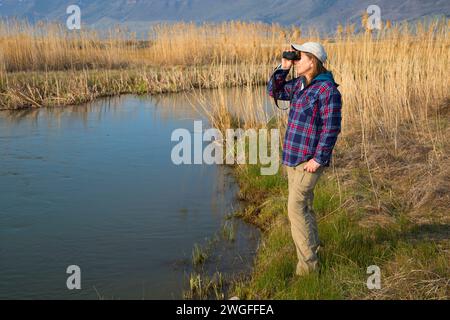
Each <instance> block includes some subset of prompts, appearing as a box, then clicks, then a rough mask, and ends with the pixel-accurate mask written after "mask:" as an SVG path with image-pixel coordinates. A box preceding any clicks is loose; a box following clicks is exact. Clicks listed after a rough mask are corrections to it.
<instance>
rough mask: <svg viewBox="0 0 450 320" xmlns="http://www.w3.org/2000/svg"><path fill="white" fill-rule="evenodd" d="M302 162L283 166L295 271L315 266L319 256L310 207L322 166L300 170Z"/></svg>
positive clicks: (316, 235)
mask: <svg viewBox="0 0 450 320" xmlns="http://www.w3.org/2000/svg"><path fill="white" fill-rule="evenodd" d="M305 164H306V162H302V163H300V164H299V165H298V166H296V167H288V166H286V170H287V174H288V182H289V199H288V216H289V221H290V223H291V232H292V238H293V240H294V243H295V248H296V250H297V257H298V263H297V269H296V274H297V275H303V274H307V273H309V272H311V271H314V270H317V268H318V266H319V258H318V257H317V250H318V248H319V234H318V230H317V223H316V217H315V213H314V211H313V200H314V187H315V186H316V184H317V181H318V180H319V178H320V176H321V175H322V173H323V170H324V169H325V168H324V167H323V166H320V167H319V168H318V169H317V170H316V172H314V173H309V172H307V171H304V170H303V167H304V165H305Z"/></svg>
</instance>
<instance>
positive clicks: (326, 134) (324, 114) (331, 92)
mask: <svg viewBox="0 0 450 320" xmlns="http://www.w3.org/2000/svg"><path fill="white" fill-rule="evenodd" d="M319 99H320V100H319V103H320V116H321V119H322V130H321V132H320V137H319V143H318V145H317V148H316V152H315V155H314V160H315V161H316V162H318V163H320V164H321V165H327V164H328V163H329V161H330V158H331V152H332V151H333V148H334V145H335V144H336V140H337V137H338V135H339V133H340V132H341V120H342V115H341V109H342V98H341V94H340V93H339V91H338V90H337V89H336V88H329V89H327V90H326V91H325V92H324V93H322V94H321V95H320V98H319Z"/></svg>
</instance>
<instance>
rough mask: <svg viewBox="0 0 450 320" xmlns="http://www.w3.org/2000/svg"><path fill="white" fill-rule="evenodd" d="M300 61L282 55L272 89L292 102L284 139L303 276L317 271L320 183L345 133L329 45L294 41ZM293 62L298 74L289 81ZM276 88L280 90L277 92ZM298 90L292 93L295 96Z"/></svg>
mask: <svg viewBox="0 0 450 320" xmlns="http://www.w3.org/2000/svg"><path fill="white" fill-rule="evenodd" d="M292 49H294V50H296V51H297V52H298V53H299V54H300V60H293V61H292V60H287V59H284V58H283V59H282V62H281V68H279V69H277V70H275V72H274V75H273V77H271V79H270V81H269V83H268V86H267V90H268V93H269V95H270V96H272V97H275V98H276V99H279V100H290V99H292V100H291V105H290V111H289V119H288V124H287V128H286V135H285V138H284V143H283V164H284V165H285V166H286V170H287V174H288V183H289V199H288V216H289V221H290V223H291V232H292V237H293V240H294V243H295V247H296V250H297V257H298V263H297V269H296V274H297V275H304V274H307V273H309V272H311V271H315V270H317V268H318V266H319V260H318V256H317V251H318V248H319V236H318V230H317V223H316V218H315V214H314V211H313V208H312V206H313V199H314V187H315V186H316V183H317V181H318V179H319V177H320V176H321V175H322V173H323V170H324V169H325V167H329V165H330V160H331V153H332V150H333V147H334V145H335V143H336V139H337V136H338V134H339V133H340V131H341V105H342V103H341V94H340V92H339V91H338V89H337V87H338V84H336V83H335V82H334V79H333V75H332V73H331V72H329V71H327V70H326V69H325V67H324V66H323V64H324V63H325V61H326V59H327V54H326V52H325V49H324V48H323V47H322V45H321V44H319V43H316V42H307V43H304V44H302V45H297V44H293V45H292ZM292 64H293V65H294V67H295V71H296V76H297V77H296V78H295V79H292V80H290V81H288V82H286V76H287V75H288V73H289V70H290V68H291V67H292ZM274 89H275V90H274ZM291 93H292V94H291Z"/></svg>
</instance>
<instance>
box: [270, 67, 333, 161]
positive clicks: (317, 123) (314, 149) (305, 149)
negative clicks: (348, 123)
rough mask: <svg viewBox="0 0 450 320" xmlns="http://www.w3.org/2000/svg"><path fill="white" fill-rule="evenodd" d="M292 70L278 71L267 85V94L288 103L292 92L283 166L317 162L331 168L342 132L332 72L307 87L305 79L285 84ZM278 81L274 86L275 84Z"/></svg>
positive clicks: (324, 74)
mask: <svg viewBox="0 0 450 320" xmlns="http://www.w3.org/2000/svg"><path fill="white" fill-rule="evenodd" d="M288 73H289V70H283V69H277V70H276V71H275V72H274V75H273V77H271V78H270V80H269V83H268V85H267V92H268V93H269V95H270V96H272V97H273V96H274V90H273V86H274V85H276V88H277V90H275V92H276V98H277V99H278V100H288V101H289V98H290V94H291V90H293V96H292V102H291V105H290V107H291V108H290V110H289V119H288V124H287V128H286V135H285V138H284V142H283V164H285V165H287V166H290V167H295V166H297V165H298V164H300V163H302V162H304V161H307V160H310V159H314V160H315V161H317V162H318V163H319V164H320V165H322V166H327V167H328V166H329V165H330V161H331V153H332V151H333V147H334V145H335V143H336V140H337V137H338V134H339V133H340V131H341V107H342V102H341V94H340V92H339V91H338V90H337V86H338V84H336V83H335V82H334V79H333V76H332V74H331V72H327V73H322V74H320V75H318V76H317V77H315V78H314V79H313V80H312V81H311V83H310V85H309V86H307V87H306V88H304V79H303V78H302V77H299V78H295V79H292V80H290V81H286V77H287V75H288ZM274 82H275V83H274Z"/></svg>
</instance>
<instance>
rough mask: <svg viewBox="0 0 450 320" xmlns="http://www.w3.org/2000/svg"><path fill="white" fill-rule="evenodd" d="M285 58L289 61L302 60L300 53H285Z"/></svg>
mask: <svg viewBox="0 0 450 320" xmlns="http://www.w3.org/2000/svg"><path fill="white" fill-rule="evenodd" d="M283 58H284V59H287V60H300V52H299V51H284V52H283Z"/></svg>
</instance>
